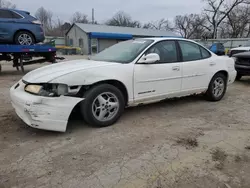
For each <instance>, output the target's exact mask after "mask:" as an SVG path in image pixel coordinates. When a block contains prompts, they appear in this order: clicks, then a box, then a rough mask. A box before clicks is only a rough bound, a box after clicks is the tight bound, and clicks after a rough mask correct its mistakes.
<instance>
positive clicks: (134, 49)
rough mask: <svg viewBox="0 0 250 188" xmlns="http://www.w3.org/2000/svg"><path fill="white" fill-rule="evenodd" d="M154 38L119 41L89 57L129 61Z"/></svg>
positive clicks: (102, 59)
mask: <svg viewBox="0 0 250 188" xmlns="http://www.w3.org/2000/svg"><path fill="white" fill-rule="evenodd" d="M153 42H154V40H148V39H136V40H127V41H124V42H119V43H117V44H115V45H113V46H111V47H109V48H106V49H105V50H103V51H101V52H100V53H98V54H96V55H95V56H93V57H92V58H91V60H94V61H110V62H117V63H130V62H131V61H133V60H134V59H135V58H136V57H137V56H138V55H139V54H140V53H141V52H142V51H143V50H144V49H145V48H146V47H148V46H149V45H150V44H152V43H153Z"/></svg>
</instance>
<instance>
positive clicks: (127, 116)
mask: <svg viewBox="0 0 250 188" xmlns="http://www.w3.org/2000/svg"><path fill="white" fill-rule="evenodd" d="M225 98H226V96H225ZM194 102H195V103H206V100H205V99H204V97H203V96H201V95H197V96H188V97H182V98H174V99H167V100H163V101H161V102H158V103H152V104H147V105H142V106H137V107H131V108H126V109H125V112H124V114H123V115H122V117H121V118H120V120H119V121H118V123H117V124H116V125H114V126H119V125H120V124H123V122H126V121H128V120H129V121H130V120H131V119H133V118H136V119H140V118H141V117H145V116H147V114H148V113H154V112H155V110H156V109H162V110H163V111H170V110H172V108H173V107H175V108H177V110H178V108H181V106H183V105H185V106H186V105H189V104H193V103H194ZM138 112H139V113H138ZM135 114H137V115H136V116H137V117H135ZM166 118H167V117H166ZM0 119H2V120H3V121H5V122H7V124H10V125H11V126H10V127H5V128H4V131H6V132H11V130H10V129H16V132H19V134H24V135H23V136H25V135H29V136H28V137H29V138H30V136H31V135H34V137H35V139H39V138H40V137H41V138H42V137H48V138H49V137H65V136H68V135H69V134H72V133H75V132H77V131H81V132H85V134H87V133H88V132H92V131H94V130H95V129H100V128H96V127H92V126H90V125H88V124H87V123H85V122H84V119H83V118H82V116H81V113H80V109H79V108H78V107H76V108H75V109H74V111H73V112H72V114H71V115H70V118H69V122H68V126H67V130H66V132H65V133H60V132H53V131H46V130H40V129H35V128H32V127H29V126H28V125H26V124H25V123H24V122H23V121H22V120H21V119H19V118H18V117H17V115H16V114H15V112H14V110H11V111H9V112H8V113H6V115H2V116H0ZM103 129H106V128H103Z"/></svg>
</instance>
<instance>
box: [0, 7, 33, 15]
mask: <svg viewBox="0 0 250 188" xmlns="http://www.w3.org/2000/svg"><path fill="white" fill-rule="evenodd" d="M0 10H10V11H14V12H17V13H26V14H30V12H28V11H25V10H19V9H11V8H0Z"/></svg>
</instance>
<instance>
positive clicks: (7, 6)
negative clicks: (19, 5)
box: [0, 0, 16, 9]
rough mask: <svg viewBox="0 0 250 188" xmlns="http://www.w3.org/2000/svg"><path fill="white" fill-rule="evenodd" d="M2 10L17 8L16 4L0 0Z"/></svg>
mask: <svg viewBox="0 0 250 188" xmlns="http://www.w3.org/2000/svg"><path fill="white" fill-rule="evenodd" d="M0 8H13V9H15V8H16V5H15V4H12V3H11V2H10V1H8V0H0Z"/></svg>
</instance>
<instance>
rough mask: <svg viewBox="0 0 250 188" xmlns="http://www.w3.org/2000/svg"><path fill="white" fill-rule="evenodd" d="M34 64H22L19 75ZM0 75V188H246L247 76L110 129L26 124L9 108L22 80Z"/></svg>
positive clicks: (127, 117)
mask: <svg viewBox="0 0 250 188" xmlns="http://www.w3.org/2000/svg"><path fill="white" fill-rule="evenodd" d="M39 66H41V65H34V66H31V67H26V70H27V71H29V70H31V69H34V68H37V67H39ZM3 71H4V72H3V73H2V74H0V104H1V105H0V129H1V131H0V188H3V187H6V188H10V187H13V188H14V187H15V188H32V187H44V188H45V187H46V188H47V187H53V188H56V187H62V188H90V187H91V188H117V187H118V188H120V187H121V188H125V187H126V188H144V187H145V188H198V187H200V188H204V187H206V188H249V187H250V178H249V176H250V131H249V130H250V115H249V110H250V97H249V96H250V89H249V87H250V79H249V78H245V79H244V80H242V81H240V82H236V83H234V84H233V85H231V86H230V87H229V88H228V92H227V94H226V96H225V98H224V99H223V100H222V101H221V102H218V103H211V102H207V101H205V100H203V98H202V97H187V98H183V99H178V100H169V101H166V102H161V103H157V104H153V105H148V106H142V107H136V108H131V109H127V110H126V111H125V114H124V115H123V116H122V118H121V120H120V121H119V122H118V123H117V124H115V125H114V126H112V127H107V128H103V129H96V128H91V127H89V126H87V125H85V124H83V123H81V121H80V120H77V119H78V118H75V119H72V120H70V123H69V126H68V130H67V132H66V133H54V132H47V131H41V130H36V129H33V128H29V127H28V126H26V125H25V124H24V123H23V122H22V121H21V120H20V119H19V118H18V117H17V116H16V114H15V112H14V110H13V109H12V107H11V104H10V98H9V88H10V87H11V86H12V85H13V84H14V83H15V82H16V81H17V80H19V79H20V78H21V77H22V74H21V73H18V72H16V71H15V70H14V69H13V68H12V67H11V66H9V65H4V66H3Z"/></svg>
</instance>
